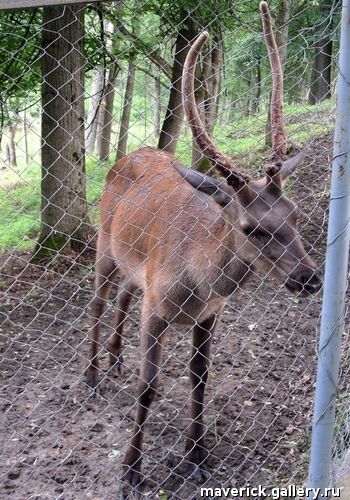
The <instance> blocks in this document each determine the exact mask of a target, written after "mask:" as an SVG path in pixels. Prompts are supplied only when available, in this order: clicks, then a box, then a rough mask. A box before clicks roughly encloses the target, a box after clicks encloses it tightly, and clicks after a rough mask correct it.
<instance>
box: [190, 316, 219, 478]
mask: <svg viewBox="0 0 350 500" xmlns="http://www.w3.org/2000/svg"><path fill="white" fill-rule="evenodd" d="M215 324H216V315H213V316H211V317H210V318H209V319H207V320H206V321H204V322H203V323H201V324H197V325H196V326H195V327H194V328H193V344H192V355H191V361H190V379H191V384H192V402H191V418H192V423H191V427H190V430H189V433H188V437H187V441H186V458H187V459H188V460H189V461H190V462H191V464H192V467H191V475H192V474H193V475H194V477H195V478H196V479H200V480H201V481H203V480H205V479H207V475H208V473H207V472H206V470H205V468H204V462H205V460H206V458H207V450H206V448H205V446H204V442H203V441H204V440H203V434H204V426H203V409H204V404H203V399H204V391H205V384H206V382H207V379H208V372H209V364H210V346H211V342H212V337H213V333H214V329H215Z"/></svg>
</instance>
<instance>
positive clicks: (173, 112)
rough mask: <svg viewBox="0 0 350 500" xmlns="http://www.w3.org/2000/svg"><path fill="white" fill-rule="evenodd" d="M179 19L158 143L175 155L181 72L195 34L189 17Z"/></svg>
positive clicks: (181, 117)
mask: <svg viewBox="0 0 350 500" xmlns="http://www.w3.org/2000/svg"><path fill="white" fill-rule="evenodd" d="M181 19H183V21H182V23H181V28H180V30H179V32H178V34H177V38H176V44H175V53H174V59H173V67H172V75H171V87H170V93H169V102H168V106H167V110H166V113H165V118H164V121H163V125H162V130H161V132H160V136H159V141H158V147H159V149H163V150H165V151H168V152H169V153H173V154H174V153H175V149H176V144H177V140H178V138H179V135H180V131H181V125H182V121H183V107H182V95H181V80H182V70H183V65H184V62H185V59H186V55H187V52H188V49H189V47H190V44H191V42H192V40H193V39H194V38H195V36H196V33H197V32H196V28H195V24H194V20H193V18H192V17H191V16H190V15H188V14H186V13H184V12H181Z"/></svg>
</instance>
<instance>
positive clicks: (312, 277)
mask: <svg viewBox="0 0 350 500" xmlns="http://www.w3.org/2000/svg"><path fill="white" fill-rule="evenodd" d="M285 285H286V287H287V288H288V290H290V291H292V292H294V293H303V294H312V293H316V292H318V291H319V290H320V288H321V287H322V280H321V278H320V276H319V275H318V273H317V272H316V271H314V270H313V269H310V268H308V269H304V270H303V271H301V272H300V271H299V272H298V273H295V274H294V275H293V276H289V278H288V279H287V281H286V283H285Z"/></svg>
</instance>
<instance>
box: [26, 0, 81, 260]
mask: <svg viewBox="0 0 350 500" xmlns="http://www.w3.org/2000/svg"><path fill="white" fill-rule="evenodd" d="M42 51H43V57H42V79H43V83H42V130H41V134H42V180H41V198H42V203H41V231H40V236H39V240H38V244H37V247H36V250H35V253H34V256H33V258H34V259H35V260H40V259H42V258H44V257H47V255H48V254H51V252H52V250H59V249H61V248H62V247H63V246H69V247H71V248H72V249H74V250H78V251H80V250H82V249H83V248H84V247H85V244H86V241H87V240H88V238H89V236H90V234H89V230H90V226H89V222H88V216H87V202H86V193H85V186H86V177H85V148H84V107H83V105H84V65H85V63H86V60H85V57H84V9H82V7H81V5H70V6H68V5H65V6H57V7H56V6H55V7H45V8H44V12H43V32H42Z"/></svg>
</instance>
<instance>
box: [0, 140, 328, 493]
mask: <svg viewBox="0 0 350 500" xmlns="http://www.w3.org/2000/svg"><path fill="white" fill-rule="evenodd" d="M314 151H316V156H315V155H314V156H313V158H314V160H313V161H312V162H305V163H304V165H303V166H302V167H301V169H300V170H299V175H298V177H297V178H295V179H294V181H293V182H292V184H291V185H290V186H289V188H288V189H289V190H290V191H291V192H292V197H293V199H294V200H295V201H297V202H298V204H299V208H300V210H301V223H300V227H301V232H302V234H303V237H304V238H305V240H306V245H307V246H308V249H309V250H310V252H311V254H312V255H313V257H314V258H315V260H316V261H317V262H318V263H319V265H320V266H321V268H322V265H323V260H324V251H325V234H326V233H325V232H326V221H327V206H328V183H329V156H330V151H331V139H330V137H323V138H320V139H317V140H316V141H315V144H314ZM28 258H29V255H27V254H25V253H23V254H12V255H5V256H4V257H3V259H2V263H1V266H0V267H1V269H0V271H1V274H0V279H1V289H2V292H3V300H2V304H1V306H0V348H1V351H0V352H1V354H0V366H1V374H2V377H1V400H0V407H1V412H2V419H1V426H0V436H1V437H0V439H1V454H2V460H1V465H0V497H1V498H12V499H22V498H23V499H29V498H30V499H39V498H47V499H49V498H50V499H53V498H63V499H86V498H93V499H107V498H114V499H115V498H118V494H119V491H120V481H119V477H120V471H121V468H120V464H121V460H122V457H123V454H124V452H125V447H126V443H127V441H128V438H129V436H130V432H131V428H132V423H133V417H134V413H135V402H136V393H137V372H138V367H139V363H140V351H139V302H140V297H139V296H138V297H135V300H134V301H133V305H132V310H131V313H130V317H129V319H128V322H127V325H126V328H125V341H124V345H125V352H124V358H125V372H124V374H122V375H118V376H111V375H110V374H109V373H108V372H107V367H108V358H107V356H106V354H105V350H103V358H102V364H103V367H104V368H105V370H106V373H105V382H104V387H103V393H102V396H99V397H95V398H94V397H93V396H92V394H91V392H90V391H89V390H88V388H87V387H86V385H85V384H84V379H83V376H82V374H83V370H84V368H85V366H86V359H87V350H88V342H87V335H88V331H89V318H88V313H87V310H88V305H89V303H90V301H91V298H92V282H93V274H92V259H91V258H90V259H89V258H87V257H85V258H81V259H80V260H73V259H72V258H71V256H69V255H67V256H66V257H65V259H64V260H62V261H60V263H59V264H57V265H56V266H53V267H51V268H50V269H46V268H44V267H41V266H38V265H32V264H29V262H28ZM320 303H321V295H320V294H318V295H317V296H315V297H313V298H310V299H296V298H295V297H291V296H290V295H289V294H288V292H287V291H286V290H285V289H284V288H283V287H280V286H279V285H278V284H276V282H273V281H270V280H266V279H263V278H262V277H259V276H256V277H254V279H253V280H252V281H251V282H249V284H248V285H246V287H245V289H244V290H242V291H240V292H239V293H237V294H236V295H234V297H232V299H231V300H230V301H229V303H228V304H227V307H226V309H225V311H224V313H223V315H222V318H221V321H220V322H219V325H218V328H217V332H216V338H215V342H214V347H213V363H212V367H211V371H210V377H209V382H208V387H207V391H206V402H207V410H206V414H205V419H204V420H205V424H206V428H207V436H206V442H207V445H208V449H209V451H210V457H209V460H208V465H209V467H210V470H211V478H210V479H209V480H208V481H207V483H206V484H205V485H204V486H212V487H215V486H244V485H246V484H247V483H249V484H250V485H258V484H262V485H264V486H278V485H286V484H288V483H295V484H301V483H302V482H303V480H304V478H305V470H306V465H307V458H308V457H307V454H308V448H309V435H310V425H311V413H312V401H313V394H314V380H315V366H316V342H317V332H318V328H319V315H320ZM112 318H113V305H112V304H111V307H110V308H109V309H108V311H107V312H106V314H105V317H104V322H105V328H104V332H105V335H104V340H107V338H108V336H109V335H110V334H111V333H112V328H111V325H112ZM190 347H191V336H190V332H188V331H186V329H181V330H175V329H172V330H171V331H170V333H169V336H168V340H167V343H166V347H165V352H164V357H163V367H162V374H161V384H160V388H159V395H158V397H157V400H156V402H155V404H154V406H153V407H152V412H151V415H150V418H149V421H148V424H147V431H146V432H147V435H146V442H145V453H144V463H143V470H144V473H145V475H146V479H147V481H146V488H145V498H151V499H156V498H160V499H163V500H164V499H166V498H168V499H170V498H171V499H186V500H187V499H197V498H200V486H201V485H200V484H198V483H196V481H194V480H193V479H191V478H186V477H185V476H186V464H185V463H183V461H182V457H183V452H184V442H185V433H186V429H187V428H188V426H189V424H190V420H189V402H190V383H189V377H188V367H187V360H188V359H189V352H190Z"/></svg>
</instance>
